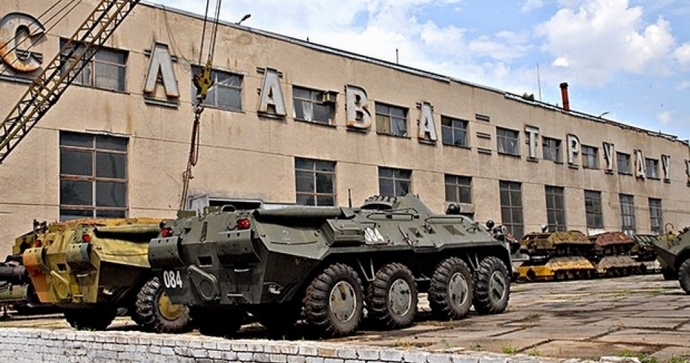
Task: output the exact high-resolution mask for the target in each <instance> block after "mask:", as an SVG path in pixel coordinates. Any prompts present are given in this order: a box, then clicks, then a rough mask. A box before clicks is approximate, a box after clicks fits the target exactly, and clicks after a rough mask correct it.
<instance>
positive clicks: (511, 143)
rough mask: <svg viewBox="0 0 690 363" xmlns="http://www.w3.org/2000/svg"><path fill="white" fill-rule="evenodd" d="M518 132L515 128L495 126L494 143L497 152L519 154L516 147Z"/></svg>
mask: <svg viewBox="0 0 690 363" xmlns="http://www.w3.org/2000/svg"><path fill="white" fill-rule="evenodd" d="M519 135H520V133H519V132H518V131H515V130H509V129H502V128H500V127H497V128H496V143H497V145H496V146H497V147H498V152H499V153H501V154H509V155H520V149H519V148H518V145H519V144H518V136H519Z"/></svg>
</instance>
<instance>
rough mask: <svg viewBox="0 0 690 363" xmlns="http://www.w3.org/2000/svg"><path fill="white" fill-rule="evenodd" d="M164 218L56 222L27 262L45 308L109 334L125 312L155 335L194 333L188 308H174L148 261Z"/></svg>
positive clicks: (29, 252) (78, 325) (39, 238)
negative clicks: (48, 306)
mask: <svg viewBox="0 0 690 363" xmlns="http://www.w3.org/2000/svg"><path fill="white" fill-rule="evenodd" d="M160 223H161V220H160V219H151V218H131V219H80V220H73V221H68V222H60V223H52V224H49V225H48V226H47V228H46V231H45V233H41V234H38V235H36V237H35V238H36V240H35V243H34V247H32V248H28V249H26V251H24V254H23V255H22V256H23V261H24V266H25V267H26V270H27V271H28V274H29V277H30V278H31V283H32V285H33V287H34V288H35V291H36V294H37V295H38V298H39V300H40V301H41V302H42V303H50V304H54V305H56V306H58V307H60V308H61V309H62V310H63V312H64V315H65V318H66V320H67V322H68V323H69V324H70V325H71V326H72V327H74V328H77V329H93V330H103V329H105V328H106V327H107V326H108V325H110V323H111V322H112V321H113V319H114V318H115V316H116V314H117V312H118V309H122V308H125V309H127V311H128V312H129V314H130V316H131V317H132V319H133V320H134V321H135V322H136V323H137V324H138V325H140V326H141V327H143V328H144V329H147V330H152V331H156V332H166V333H174V332H182V331H186V330H189V329H190V328H191V322H190V318H189V314H188V309H187V308H186V307H185V306H181V305H175V304H171V303H170V300H169V299H168V297H167V295H166V294H165V292H164V291H163V289H162V288H161V284H160V282H159V280H158V279H157V278H156V277H155V276H153V274H152V272H151V269H150V268H149V263H148V260H147V252H148V242H149V241H150V239H151V238H153V237H156V236H158V234H159V232H160Z"/></svg>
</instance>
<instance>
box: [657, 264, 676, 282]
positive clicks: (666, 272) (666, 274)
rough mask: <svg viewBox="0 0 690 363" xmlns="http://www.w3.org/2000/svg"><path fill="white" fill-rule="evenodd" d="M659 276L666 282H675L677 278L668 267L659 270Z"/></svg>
mask: <svg viewBox="0 0 690 363" xmlns="http://www.w3.org/2000/svg"><path fill="white" fill-rule="evenodd" d="M661 275H662V276H663V277H664V280H666V281H671V280H676V279H677V278H678V275H676V273H675V272H674V271H673V270H672V269H670V268H668V267H665V268H662V269H661Z"/></svg>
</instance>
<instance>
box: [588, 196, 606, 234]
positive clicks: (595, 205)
mask: <svg viewBox="0 0 690 363" xmlns="http://www.w3.org/2000/svg"><path fill="white" fill-rule="evenodd" d="M584 193H585V199H584V201H585V216H586V219H587V229H602V228H604V212H603V209H602V204H601V192H600V191H597V190H585V191H584ZM597 222H598V223H597Z"/></svg>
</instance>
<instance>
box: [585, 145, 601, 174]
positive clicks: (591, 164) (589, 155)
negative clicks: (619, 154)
mask: <svg viewBox="0 0 690 363" xmlns="http://www.w3.org/2000/svg"><path fill="white" fill-rule="evenodd" d="M598 151H599V150H598V149H597V148H595V147H592V146H586V145H582V167H583V168H586V169H596V168H598V167H599V158H597V154H598Z"/></svg>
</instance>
